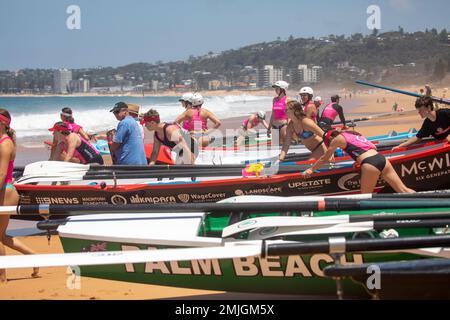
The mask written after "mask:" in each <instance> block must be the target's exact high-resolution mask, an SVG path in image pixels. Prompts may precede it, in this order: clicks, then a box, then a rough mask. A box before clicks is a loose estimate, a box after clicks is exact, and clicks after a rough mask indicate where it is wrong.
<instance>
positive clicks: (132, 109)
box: [128, 103, 141, 115]
mask: <svg viewBox="0 0 450 320" xmlns="http://www.w3.org/2000/svg"><path fill="white" fill-rule="evenodd" d="M140 110H141V107H140V106H138V105H137V104H131V103H128V112H129V113H134V114H137V115H139V112H140Z"/></svg>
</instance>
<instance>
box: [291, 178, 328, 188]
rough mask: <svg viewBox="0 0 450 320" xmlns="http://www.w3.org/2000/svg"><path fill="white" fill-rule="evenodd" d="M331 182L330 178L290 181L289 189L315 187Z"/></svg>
mask: <svg viewBox="0 0 450 320" xmlns="http://www.w3.org/2000/svg"><path fill="white" fill-rule="evenodd" d="M329 184H331V179H317V180H309V181H298V182H290V183H289V184H288V187H289V189H317V188H320V187H322V186H325V185H329Z"/></svg>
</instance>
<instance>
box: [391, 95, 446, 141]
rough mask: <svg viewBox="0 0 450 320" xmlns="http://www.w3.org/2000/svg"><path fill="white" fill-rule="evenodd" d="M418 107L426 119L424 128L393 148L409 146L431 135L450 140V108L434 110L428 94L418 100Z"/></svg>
mask: <svg viewBox="0 0 450 320" xmlns="http://www.w3.org/2000/svg"><path fill="white" fill-rule="evenodd" d="M416 109H417V111H418V112H419V115H420V116H421V117H422V119H425V120H424V122H423V124H422V128H421V129H420V130H419V132H417V134H416V136H415V137H412V138H411V139H409V140H408V141H406V142H403V143H402V144H400V145H398V146H396V147H394V148H393V149H392V150H396V149H399V148H402V147H408V146H410V145H412V144H414V143H417V142H420V141H421V140H422V139H424V138H428V137H429V136H432V137H433V138H435V139H436V140H439V141H444V140H447V141H450V109H439V110H434V104H433V99H432V98H431V97H428V96H423V97H420V98H418V99H417V100H416Z"/></svg>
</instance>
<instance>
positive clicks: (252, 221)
mask: <svg viewBox="0 0 450 320" xmlns="http://www.w3.org/2000/svg"><path fill="white" fill-rule="evenodd" d="M255 223H256V220H247V221H244V222H242V223H240V224H238V226H237V227H238V228H239V229H240V228H245V227H248V226H252V225H254V224H255Z"/></svg>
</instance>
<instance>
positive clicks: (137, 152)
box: [109, 102, 147, 165]
mask: <svg viewBox="0 0 450 320" xmlns="http://www.w3.org/2000/svg"><path fill="white" fill-rule="evenodd" d="M110 112H113V113H114V115H115V117H116V119H117V120H119V121H120V122H119V125H118V126H117V132H116V135H115V136H114V138H113V139H112V140H110V141H109V148H110V150H111V153H114V156H115V159H116V163H115V164H124V165H147V158H146V157H145V151H144V142H143V141H142V137H141V133H140V130H139V127H138V124H137V122H136V121H135V120H134V119H133V117H131V116H130V115H129V114H128V105H127V104H126V103H124V102H118V103H116V104H115V106H114V108H112V109H111V110H110Z"/></svg>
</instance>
